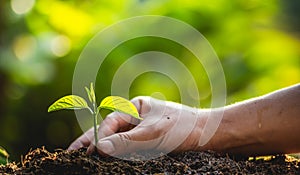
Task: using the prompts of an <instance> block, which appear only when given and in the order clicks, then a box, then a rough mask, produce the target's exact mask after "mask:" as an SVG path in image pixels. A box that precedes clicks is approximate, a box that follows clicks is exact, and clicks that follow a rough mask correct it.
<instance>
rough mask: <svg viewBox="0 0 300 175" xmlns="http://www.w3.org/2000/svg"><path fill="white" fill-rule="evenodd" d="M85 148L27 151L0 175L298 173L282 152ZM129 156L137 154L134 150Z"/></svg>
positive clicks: (0, 170) (294, 161)
mask: <svg viewBox="0 0 300 175" xmlns="http://www.w3.org/2000/svg"><path fill="white" fill-rule="evenodd" d="M85 151H86V149H85V148H82V149H80V150H75V151H66V150H56V152H54V153H50V152H48V151H47V150H46V149H45V148H38V149H35V150H32V151H30V152H28V153H27V155H25V156H23V158H22V161H21V162H19V163H15V162H13V163H9V164H8V165H6V166H0V174H40V175H43V174H45V175H46V174H47V175H52V174H53V175H54V174H56V175H57V174H80V175H83V174H300V167H299V166H300V160H298V159H293V158H291V157H289V156H286V155H277V156H272V157H271V159H270V160H263V159H260V160H255V161H253V160H248V159H243V160H236V159H234V158H232V157H229V156H228V155H220V154H217V153H214V152H185V153H180V154H176V155H161V156H159V157H157V158H155V159H151V160H140V161H130V160H123V159H118V158H114V157H101V156H99V155H98V154H96V153H95V154H93V155H86V154H85ZM130 156H132V157H133V156H134V157H138V156H137V153H134V154H131V155H129V158H130ZM140 158H141V159H143V157H141V156H140Z"/></svg>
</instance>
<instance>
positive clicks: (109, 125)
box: [98, 112, 139, 139]
mask: <svg viewBox="0 0 300 175" xmlns="http://www.w3.org/2000/svg"><path fill="white" fill-rule="evenodd" d="M138 123H139V121H138V120H137V119H135V118H133V117H131V116H130V115H127V114H123V113H119V112H113V113H111V114H109V115H108V116H107V117H106V118H105V119H104V120H103V122H102V123H101V124H100V127H99V130H98V133H99V139H102V138H104V137H107V136H110V135H112V134H115V133H117V132H120V131H128V130H129V129H132V128H133V127H134V126H136V125H137V124H138Z"/></svg>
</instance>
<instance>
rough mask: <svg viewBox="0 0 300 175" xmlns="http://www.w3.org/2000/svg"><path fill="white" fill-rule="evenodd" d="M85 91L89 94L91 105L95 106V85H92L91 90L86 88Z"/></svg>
mask: <svg viewBox="0 0 300 175" xmlns="http://www.w3.org/2000/svg"><path fill="white" fill-rule="evenodd" d="M85 91H86V93H87V94H88V97H89V100H90V102H91V103H93V104H95V103H96V95H95V90H94V85H93V83H91V85H90V89H89V88H87V87H85Z"/></svg>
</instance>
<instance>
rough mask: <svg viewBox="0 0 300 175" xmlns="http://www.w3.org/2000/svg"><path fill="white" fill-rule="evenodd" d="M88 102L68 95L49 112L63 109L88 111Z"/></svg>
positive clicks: (51, 107)
mask: <svg viewBox="0 0 300 175" xmlns="http://www.w3.org/2000/svg"><path fill="white" fill-rule="evenodd" d="M88 108H89V106H88V104H87V102H86V101H85V100H84V99H83V98H82V97H79V96H77V95H67V96H65V97H62V98H60V99H59V100H57V101H56V102H54V103H53V104H52V105H51V106H50V107H49V108H48V112H52V111H58V110H61V109H88Z"/></svg>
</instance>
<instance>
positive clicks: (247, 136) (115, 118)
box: [69, 84, 300, 156]
mask: <svg viewBox="0 0 300 175" xmlns="http://www.w3.org/2000/svg"><path fill="white" fill-rule="evenodd" d="M132 102H133V104H134V105H135V106H136V108H137V109H138V111H139V114H140V116H141V117H142V118H144V120H142V121H139V120H137V119H134V118H133V117H130V116H128V115H125V114H121V113H117V112H114V113H111V114H110V115H108V116H107V117H106V118H105V120H103V122H102V123H101V125H100V126H99V132H98V133H99V142H98V144H97V147H95V145H94V144H93V143H94V140H93V130H92V128H91V129H90V130H88V131H87V132H86V133H85V134H83V135H82V136H80V137H79V138H78V139H77V140H75V141H74V142H73V143H72V144H71V145H70V147H69V150H74V149H79V148H81V147H88V150H87V153H88V154H90V153H92V152H94V151H95V150H97V151H98V152H99V153H100V154H102V155H111V156H114V155H122V154H125V153H130V152H133V151H137V150H150V149H154V150H159V151H165V152H182V151H189V150H196V151H203V150H214V151H217V152H224V153H230V154H236V155H245V156H250V155H267V154H274V153H295V152H300V139H299V135H298V133H300V127H299V124H300V84H297V85H294V86H291V87H287V88H284V89H281V90H278V91H275V92H273V93H270V94H267V95H264V96H261V97H257V98H253V99H250V100H246V101H243V102H239V103H236V104H233V105H229V106H225V107H224V108H222V109H224V113H223V118H222V120H221V122H220V124H219V127H218V128H217V130H216V132H215V133H214V134H213V135H212V137H208V138H209V140H208V142H207V143H205V144H204V145H203V144H202V142H199V141H200V138H203V137H204V138H205V137H206V136H207V132H205V130H204V128H205V124H206V122H207V121H208V119H209V117H214V115H211V114H214V113H217V112H218V111H220V109H196V108H192V107H188V106H185V105H181V104H177V103H173V102H168V101H161V100H157V99H153V98H151V97H136V98H134V99H133V100H132ZM208 129H209V128H208ZM96 148H97V149H96Z"/></svg>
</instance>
